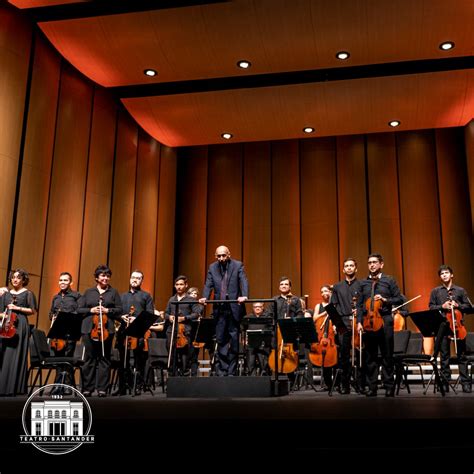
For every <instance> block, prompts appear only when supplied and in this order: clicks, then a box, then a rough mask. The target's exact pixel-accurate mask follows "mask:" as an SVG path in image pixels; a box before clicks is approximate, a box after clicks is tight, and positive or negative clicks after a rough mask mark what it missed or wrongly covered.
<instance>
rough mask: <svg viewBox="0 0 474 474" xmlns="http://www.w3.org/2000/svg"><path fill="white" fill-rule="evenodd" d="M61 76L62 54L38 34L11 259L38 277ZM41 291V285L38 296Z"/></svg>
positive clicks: (14, 263)
mask: <svg viewBox="0 0 474 474" xmlns="http://www.w3.org/2000/svg"><path fill="white" fill-rule="evenodd" d="M59 76H60V59H59V57H58V56H57V54H55V53H54V52H53V51H52V50H51V48H50V47H49V46H48V45H47V44H46V43H45V41H44V40H43V39H42V38H41V37H40V36H39V35H38V37H37V39H36V47H35V58H34V63H33V73H32V80H31V92H30V102H29V107H28V123H27V128H26V137H25V148H24V153H23V167H22V175H21V182H20V195H19V200H18V210H17V218H16V225H15V242H14V247H13V260H12V266H13V267H14V268H18V267H22V268H25V269H27V270H28V271H29V272H30V273H31V274H35V275H38V276H39V275H41V267H42V263H43V250H44V244H45V233H46V219H47V212H48V202H49V186H50V178H51V166H52V159H53V148H54V134H55V129H56V110H57V102H58V94H59ZM32 230H33V232H32ZM37 282H38V283H39V278H38V281H37ZM30 285H31V283H30ZM38 291H39V287H38V288H37V289H36V291H35V294H36V295H38Z"/></svg>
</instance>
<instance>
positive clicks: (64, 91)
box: [39, 67, 92, 329]
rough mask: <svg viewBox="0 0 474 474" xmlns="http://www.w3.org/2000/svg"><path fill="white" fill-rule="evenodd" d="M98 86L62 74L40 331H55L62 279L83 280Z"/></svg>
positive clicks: (74, 75) (66, 71) (65, 71)
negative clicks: (52, 322)
mask: <svg viewBox="0 0 474 474" xmlns="http://www.w3.org/2000/svg"><path fill="white" fill-rule="evenodd" d="M91 111H92V86H91V85H90V84H89V83H88V82H85V81H84V79H83V78H82V77H80V76H79V75H78V74H77V73H75V72H74V71H72V70H71V69H70V68H69V67H66V68H64V69H63V71H62V73H61V90H60V94H59V108H58V118H57V125H56V139H55V145H54V158H53V171H52V176H51V190H50V200H49V208H48V221H47V228H46V245H45V250H44V261H43V272H42V283H41V293H40V296H39V301H40V304H41V308H40V315H39V316H40V317H39V326H40V327H41V328H43V329H45V328H47V327H49V319H48V311H49V305H50V303H51V297H52V295H53V294H54V293H56V292H57V281H58V275H59V273H60V272H61V271H68V272H70V273H71V274H73V275H77V273H78V271H79V261H80V254H81V238H82V222H83V213H84V198H85V188H86V176H87V161H88V154H89V135H90V126H91Z"/></svg>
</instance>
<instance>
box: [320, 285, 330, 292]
mask: <svg viewBox="0 0 474 474" xmlns="http://www.w3.org/2000/svg"><path fill="white" fill-rule="evenodd" d="M323 288H327V289H328V290H329V291H332V290H333V286H332V285H321V288H320V289H319V291H321V290H322V289H323Z"/></svg>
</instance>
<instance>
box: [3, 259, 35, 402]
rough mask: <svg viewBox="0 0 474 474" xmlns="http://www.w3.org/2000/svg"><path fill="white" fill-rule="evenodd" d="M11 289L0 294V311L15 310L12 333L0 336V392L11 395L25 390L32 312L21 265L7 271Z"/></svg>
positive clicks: (32, 295)
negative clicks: (14, 322)
mask: <svg viewBox="0 0 474 474" xmlns="http://www.w3.org/2000/svg"><path fill="white" fill-rule="evenodd" d="M8 279H9V282H10V285H11V289H10V290H9V291H8V292H6V293H4V294H3V295H2V296H1V297H0V311H1V312H2V313H3V312H5V311H6V310H9V311H11V312H12V313H15V314H16V316H17V319H16V334H15V335H14V336H13V337H11V338H5V337H1V338H0V395H2V396H14V395H17V394H25V393H26V392H27V380H26V374H27V360H28V339H29V337H28V336H29V333H30V331H29V324H28V317H29V316H32V315H34V314H35V313H36V298H35V295H34V294H33V293H32V292H31V291H30V290H28V289H27V288H26V287H27V286H28V282H29V280H30V278H29V275H28V273H27V272H26V271H25V270H23V269H21V268H18V269H15V270H12V271H11V272H10V274H9V278H8Z"/></svg>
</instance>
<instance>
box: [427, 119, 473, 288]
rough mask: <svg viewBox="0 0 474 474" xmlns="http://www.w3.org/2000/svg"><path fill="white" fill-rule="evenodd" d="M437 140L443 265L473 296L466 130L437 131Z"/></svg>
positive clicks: (444, 129) (449, 129)
mask: <svg viewBox="0 0 474 474" xmlns="http://www.w3.org/2000/svg"><path fill="white" fill-rule="evenodd" d="M435 137H436V156H437V164H438V183H439V189H440V191H439V201H440V210H441V235H442V238H443V257H444V263H446V264H447V265H450V266H451V267H453V270H454V274H455V281H456V283H457V284H458V285H460V286H463V287H464V288H466V290H467V291H468V293H469V294H470V295H473V296H474V283H473V281H472V278H471V275H472V262H473V261H474V259H473V251H472V248H473V244H474V242H473V239H472V233H471V218H470V211H471V209H470V204H469V181H468V178H467V166H466V155H465V149H464V143H463V130H462V129H460V128H443V129H440V130H436V131H435Z"/></svg>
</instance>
